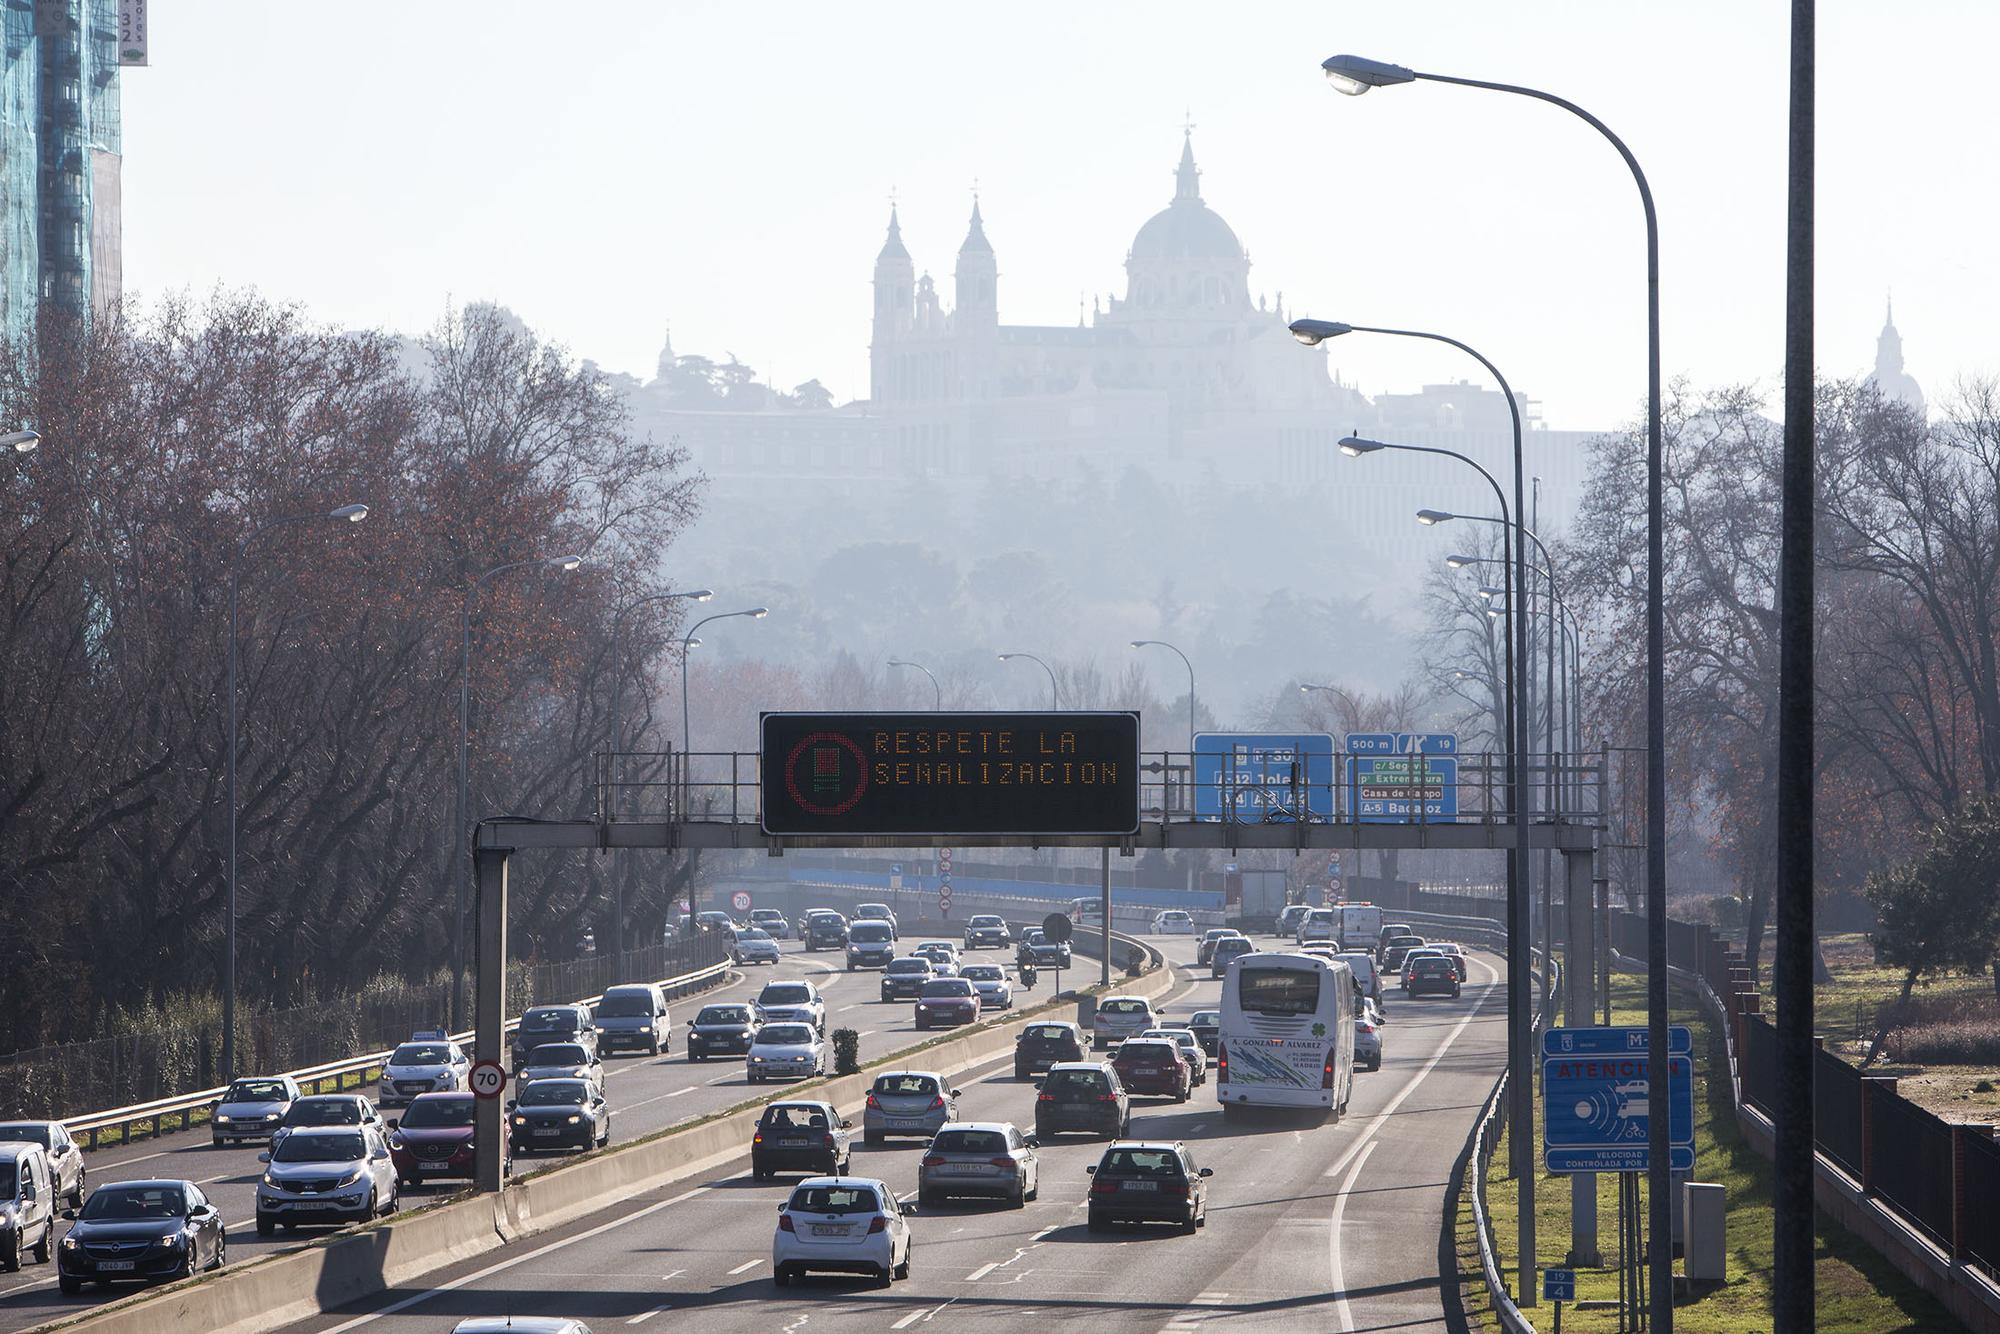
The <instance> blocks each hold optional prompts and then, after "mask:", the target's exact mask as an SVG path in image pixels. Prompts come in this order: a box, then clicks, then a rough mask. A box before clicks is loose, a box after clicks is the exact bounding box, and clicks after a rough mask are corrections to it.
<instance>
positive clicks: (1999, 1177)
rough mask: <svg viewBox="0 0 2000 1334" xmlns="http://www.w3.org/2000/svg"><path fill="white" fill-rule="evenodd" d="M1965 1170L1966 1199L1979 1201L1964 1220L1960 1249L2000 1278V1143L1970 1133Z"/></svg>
mask: <svg viewBox="0 0 2000 1334" xmlns="http://www.w3.org/2000/svg"><path fill="white" fill-rule="evenodd" d="M1962 1142H1963V1143H1964V1145H1965V1173H1964V1176H1963V1178H1962V1179H1961V1183H1960V1184H1961V1185H1962V1186H1963V1187H1964V1190H1965V1195H1966V1198H1968V1199H1970V1200H1976V1201H1979V1202H1980V1204H1979V1207H1976V1208H1971V1209H1967V1210H1966V1211H1965V1212H1964V1214H1963V1215H1962V1217H1961V1219H1960V1225H1961V1227H1962V1228H1963V1231H1962V1232H1961V1234H1960V1237H1961V1241H1960V1249H1961V1250H1962V1251H1963V1253H1964V1258H1965V1259H1966V1260H1968V1261H1970V1262H1972V1263H1974V1264H1977V1265H1978V1266H1979V1267H1980V1268H1981V1269H1984V1270H1985V1271H1986V1272H1987V1273H1989V1274H1992V1275H1994V1276H1996V1277H2000V1208H1994V1207H1993V1206H1994V1203H1995V1201H2000V1144H1996V1143H1995V1142H1994V1141H1993V1139H1992V1138H1991V1137H1990V1136H1987V1135H1967V1136H1965V1137H1964V1139H1963V1141H1962Z"/></svg>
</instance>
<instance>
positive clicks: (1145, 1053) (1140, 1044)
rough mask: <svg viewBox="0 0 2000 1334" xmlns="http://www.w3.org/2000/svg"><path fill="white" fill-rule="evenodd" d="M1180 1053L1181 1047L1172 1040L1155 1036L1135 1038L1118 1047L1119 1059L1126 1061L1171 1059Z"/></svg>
mask: <svg viewBox="0 0 2000 1334" xmlns="http://www.w3.org/2000/svg"><path fill="white" fill-rule="evenodd" d="M1178 1054H1179V1049H1178V1048H1176V1047H1175V1046H1174V1044H1173V1043H1171V1042H1164V1041H1161V1040H1159V1039H1155V1038H1146V1039H1143V1040H1142V1039H1139V1038H1133V1039H1132V1040H1131V1041H1130V1042H1127V1043H1126V1044H1125V1045H1124V1046H1122V1047H1120V1048H1119V1049H1118V1059H1119V1060H1120V1061H1124V1062H1128V1063H1130V1062H1144V1061H1171V1060H1173V1059H1174V1057H1175V1056H1176V1055H1178Z"/></svg>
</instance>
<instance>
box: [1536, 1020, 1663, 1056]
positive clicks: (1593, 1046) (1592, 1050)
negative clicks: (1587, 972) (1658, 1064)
mask: <svg viewBox="0 0 2000 1334" xmlns="http://www.w3.org/2000/svg"><path fill="white" fill-rule="evenodd" d="M1646 1037H1647V1035H1646V1030H1645V1029H1643V1028H1638V1027H1636V1026H1635V1027H1626V1028H1551V1029H1548V1030H1546V1031H1544V1032H1543V1034H1542V1055H1544V1056H1625V1055H1631V1054H1635V1053H1641V1052H1644V1051H1645V1050H1646V1045H1647V1043H1646ZM1693 1051H1694V1034H1693V1033H1692V1032H1690V1031H1689V1030H1688V1029H1687V1028H1685V1027H1684V1026H1682V1025H1680V1024H1670V1025H1668V1027H1667V1054H1668V1055H1669V1056H1686V1055H1689V1054H1690V1053H1692V1052H1693Z"/></svg>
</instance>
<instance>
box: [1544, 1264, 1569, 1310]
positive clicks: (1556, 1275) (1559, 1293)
mask: <svg viewBox="0 0 2000 1334" xmlns="http://www.w3.org/2000/svg"><path fill="white" fill-rule="evenodd" d="M1542 1300H1543V1301H1545V1302H1573V1301H1575V1300H1576V1271H1575V1270H1574V1269H1544V1270H1543V1271H1542Z"/></svg>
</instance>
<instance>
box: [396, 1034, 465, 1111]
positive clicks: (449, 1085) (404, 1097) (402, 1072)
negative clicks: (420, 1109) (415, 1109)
mask: <svg viewBox="0 0 2000 1334" xmlns="http://www.w3.org/2000/svg"><path fill="white" fill-rule="evenodd" d="M471 1069H472V1062H471V1061H470V1060H468V1059H467V1058H466V1055H465V1052H464V1050H463V1049H462V1048H460V1047H459V1045H458V1044H457V1043H456V1042H453V1041H452V1040H451V1039H449V1038H447V1037H445V1036H443V1035H442V1034H435V1035H424V1036H419V1037H414V1038H411V1039H410V1040H409V1041H408V1042H405V1043H404V1044H403V1045H402V1046H400V1047H398V1048H396V1050H394V1051H392V1052H390V1053H389V1059H388V1060H387V1061H385V1062H384V1063H383V1065H382V1081H381V1083H379V1084H377V1085H376V1086H375V1101H376V1102H377V1103H378V1104H379V1105H381V1106H383V1107H407V1106H409V1105H410V1099H412V1098H414V1097H416V1096H417V1095H418V1094H419V1093H435V1092H437V1091H438V1090H440V1089H462V1088H464V1087H465V1079H466V1076H467V1074H468V1073H469V1072H470V1071H471Z"/></svg>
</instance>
